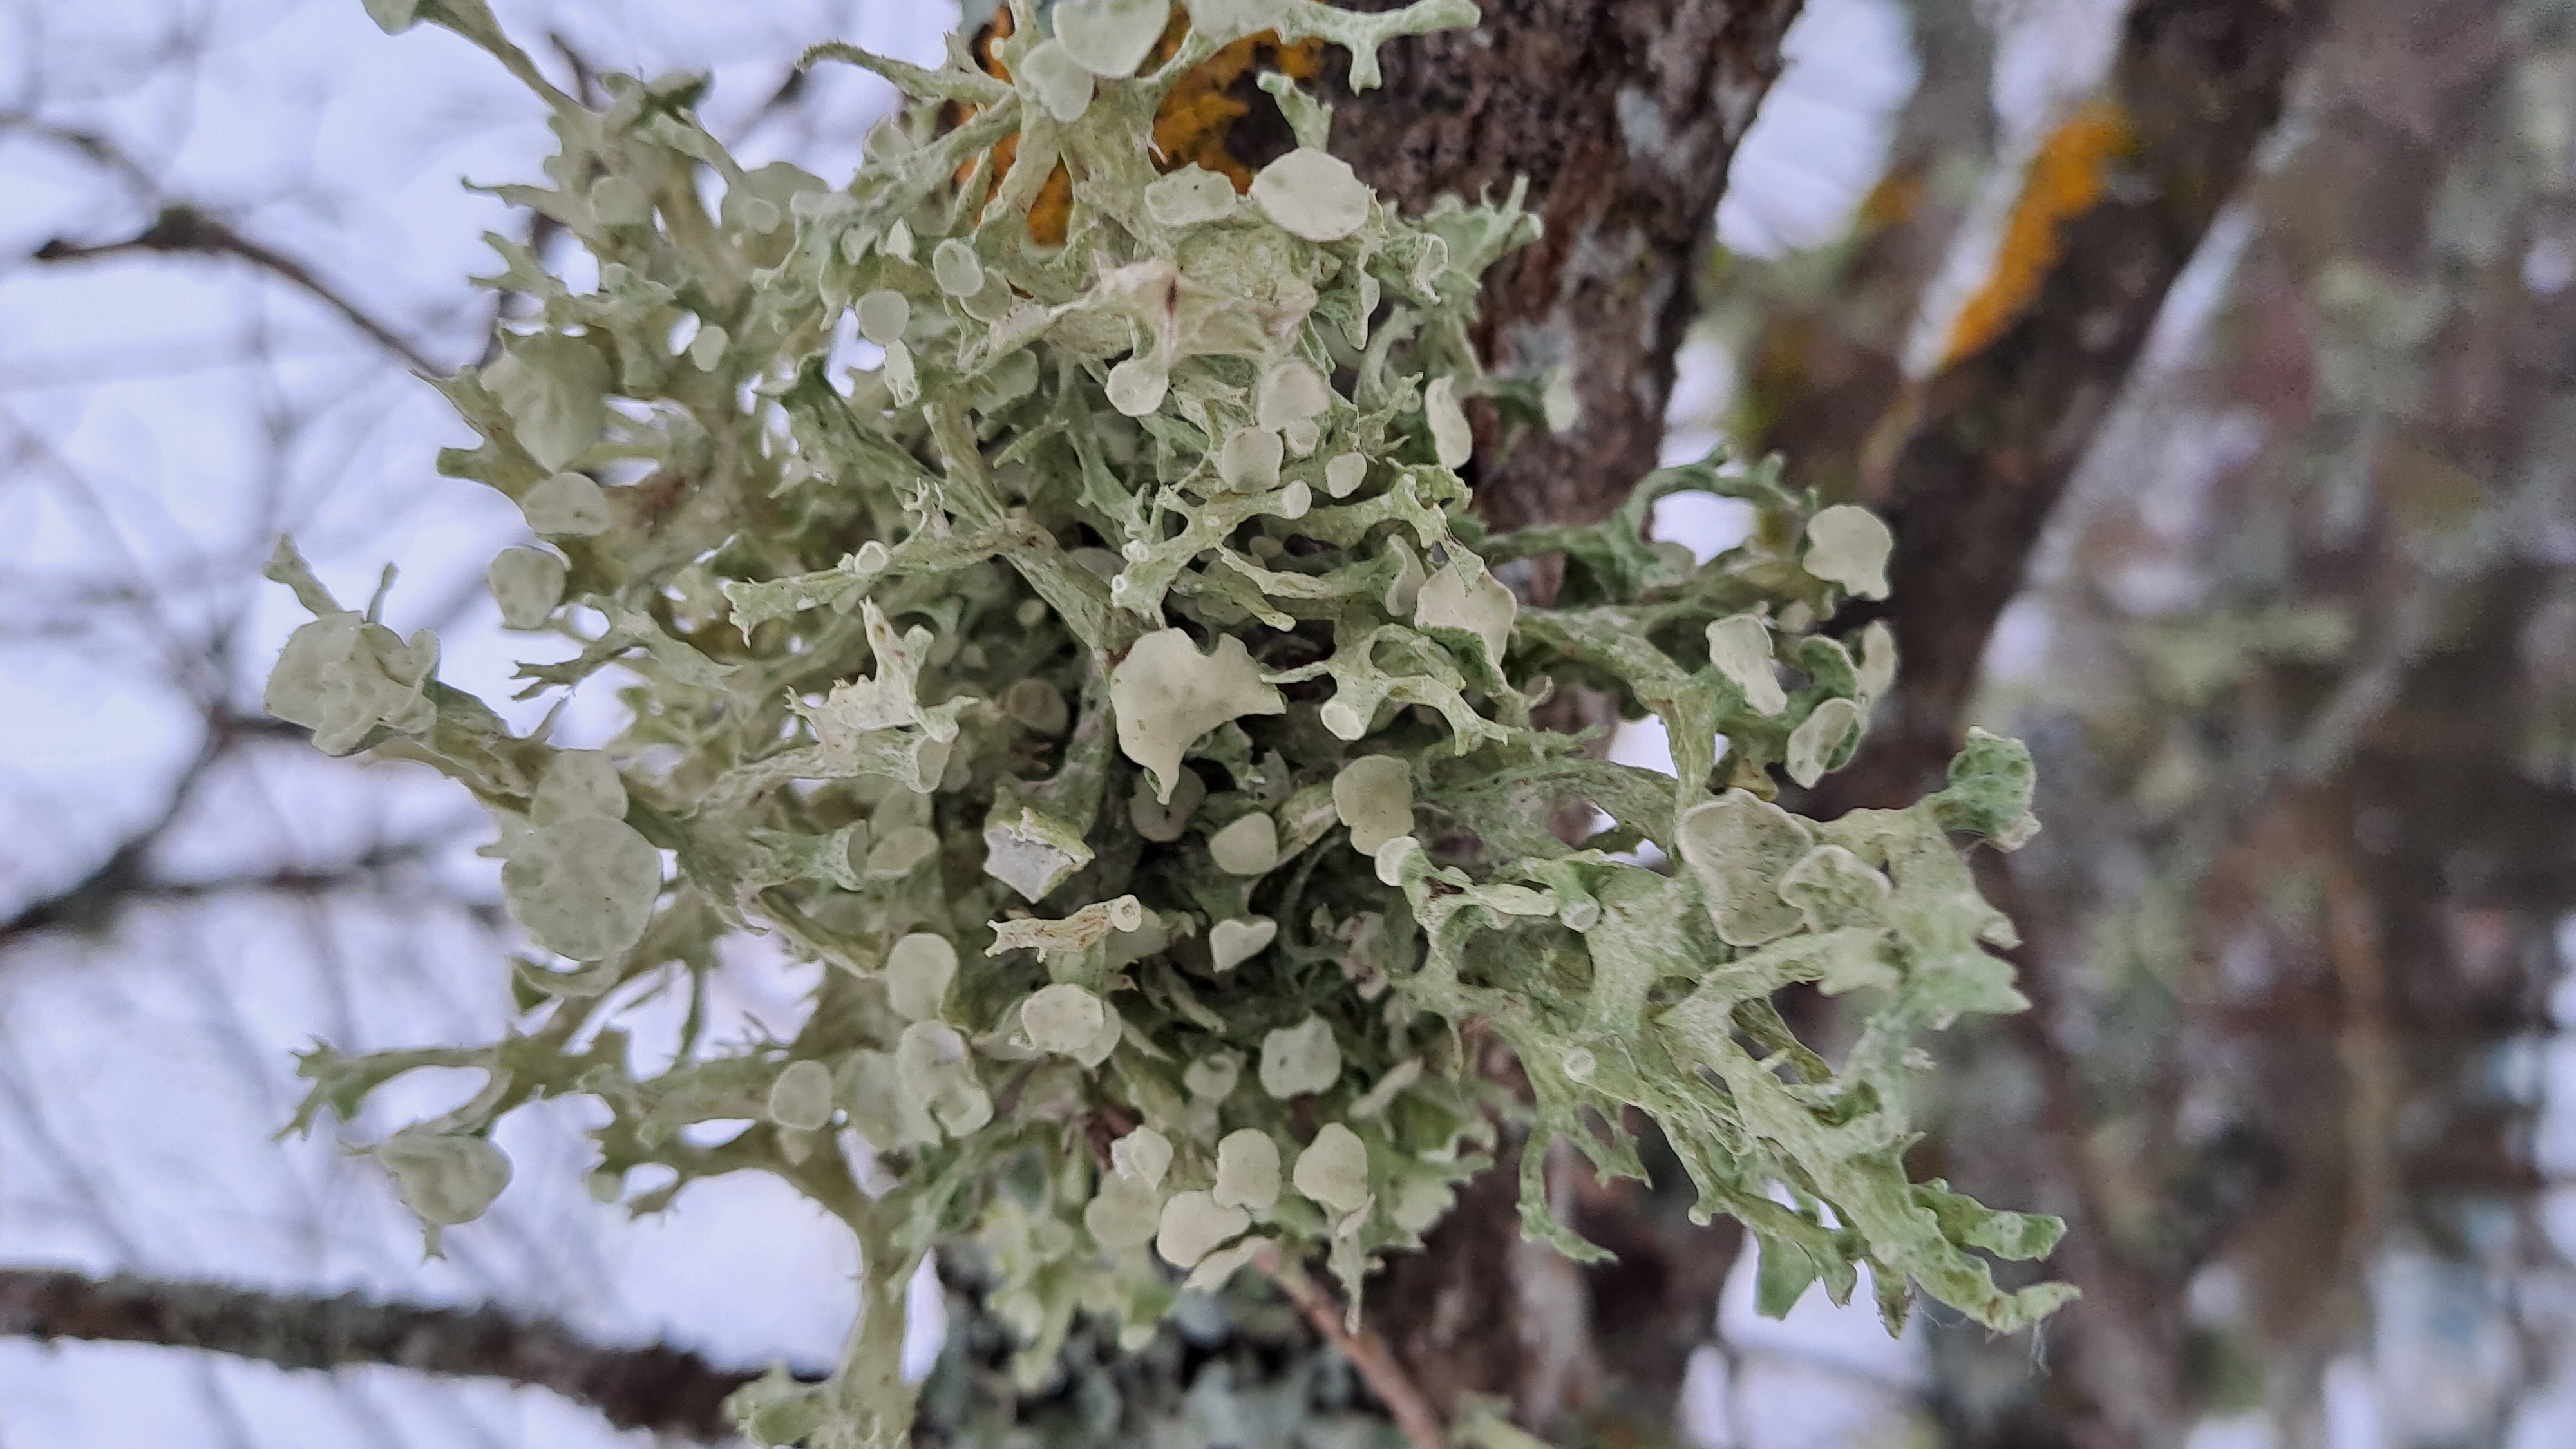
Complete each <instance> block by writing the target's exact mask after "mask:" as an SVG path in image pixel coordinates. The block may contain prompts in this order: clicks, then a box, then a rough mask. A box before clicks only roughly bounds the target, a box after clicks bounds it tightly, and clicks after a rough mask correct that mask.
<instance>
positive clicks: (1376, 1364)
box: [1254, 1248, 1449, 1449]
mask: <svg viewBox="0 0 2576 1449" xmlns="http://www.w3.org/2000/svg"><path fill="white" fill-rule="evenodd" d="M1254 1261H1255V1263H1256V1264H1258V1266H1259V1267H1260V1269H1261V1271H1262V1272H1263V1273H1265V1274H1267V1275H1269V1278H1270V1281H1271V1282H1273V1283H1276V1284H1278V1285H1279V1291H1280V1292H1282V1293H1284V1294H1286V1295H1288V1301H1289V1302H1291V1303H1293V1304H1295V1305H1297V1311H1298V1312H1300V1313H1302V1314H1304V1315H1306V1321H1307V1322H1308V1323H1311V1324H1313V1325H1314V1326H1315V1331H1316V1332H1317V1333H1320V1334H1322V1335H1323V1336H1324V1340H1325V1342H1327V1343H1330V1344H1331V1345H1332V1346H1333V1347H1335V1348H1337V1349H1340V1350H1341V1351H1342V1357H1344V1358H1347V1359H1349V1360H1350V1361H1351V1367H1352V1368H1354V1369H1357V1370H1358V1371H1359V1376H1360V1380H1361V1382H1363V1383H1365V1384H1367V1385H1368V1386H1369V1392H1370V1393H1372V1394H1375V1395H1377V1401H1378V1402H1379V1403H1381V1404H1384V1405H1385V1406H1386V1411H1387V1413H1388V1414H1390V1415H1392V1416H1393V1417H1394V1419H1395V1423H1396V1427H1397V1428H1399V1429H1402V1430H1403V1431H1404V1439H1405V1442H1406V1443H1408V1444H1411V1445H1412V1446H1413V1449H1443V1446H1445V1445H1446V1444H1448V1442H1449V1434H1448V1431H1447V1430H1446V1429H1443V1428H1442V1427H1441V1425H1440V1415H1439V1414H1438V1413H1436V1412H1434V1411H1433V1409H1432V1407H1431V1401H1430V1400H1428V1399H1426V1398H1424V1397H1423V1396H1422V1390H1421V1389H1420V1388H1419V1387H1417V1386H1416V1385H1415V1384H1414V1382H1413V1378H1412V1376H1411V1375H1410V1374H1407V1373H1406V1372H1405V1371H1404V1365H1402V1364H1400V1363H1398V1362H1396V1358H1395V1350H1393V1349H1391V1348H1389V1347H1387V1344H1386V1340H1385V1339H1383V1338H1381V1337H1379V1336H1378V1334H1377V1331H1376V1330H1375V1329H1372V1328H1360V1329H1356V1330H1355V1329H1353V1328H1352V1327H1351V1326H1350V1325H1349V1324H1348V1323H1347V1322H1345V1321H1344V1319H1343V1316H1342V1307H1341V1305H1340V1304H1338V1303H1335V1302H1334V1301H1333V1300H1332V1297H1331V1295H1329V1294H1327V1293H1325V1292H1324V1290H1323V1289H1321V1288H1318V1287H1316V1286H1315V1284H1314V1281H1313V1280H1312V1279H1310V1278H1308V1277H1307V1276H1306V1273H1305V1270H1304V1269H1302V1268H1300V1267H1298V1266H1297V1265H1296V1264H1295V1263H1293V1262H1290V1261H1288V1260H1286V1259H1284V1258H1282V1257H1280V1255H1279V1250H1278V1249H1277V1248H1268V1249H1265V1250H1263V1252H1262V1254H1261V1256H1260V1257H1258V1258H1257V1259H1255V1260H1254Z"/></svg>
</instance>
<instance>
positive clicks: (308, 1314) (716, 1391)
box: [0, 1268, 756, 1442]
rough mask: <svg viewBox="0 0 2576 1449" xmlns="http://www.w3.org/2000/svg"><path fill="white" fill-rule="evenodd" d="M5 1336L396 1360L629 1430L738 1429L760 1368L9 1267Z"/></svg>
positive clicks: (524, 1331) (467, 1317)
mask: <svg viewBox="0 0 2576 1449" xmlns="http://www.w3.org/2000/svg"><path fill="white" fill-rule="evenodd" d="M0 1335H6V1336H11V1337H29V1338H37V1339H52V1338H77V1339H90V1340H104V1341H110V1342H123V1343H150V1344H161V1345H164V1346H168V1347H174V1348H195V1349H204V1350H209V1351H212V1352H216V1353H223V1354H229V1355H232V1356H234V1357H237V1358H250V1359H258V1360H261V1361H264V1362H267V1363H272V1364H276V1365H277V1366H279V1367H281V1368H289V1369H332V1368H337V1367H340V1366H342V1365H346V1364H390V1365H393V1366H395V1367H398V1368H405V1369H410V1370H412V1371H414V1372H416V1373H426V1374H440V1375H457V1376H467V1377H480V1378H498V1379H503V1380H506V1381H508V1382H511V1383H517V1384H527V1385H533V1386H537V1387H542V1388H547V1389H552V1390H553V1391H555V1392H556V1393H559V1394H561V1395H563V1396H564V1397H566V1398H569V1399H572V1400H575V1401H577V1402H579V1403H584V1404H588V1405H589V1406H591V1407H592V1408H594V1409H597V1410H598V1411H599V1412H600V1413H601V1414H602V1415H603V1416H604V1417H606V1418H607V1420H608V1421H609V1422H610V1423H612V1424H614V1425H616V1426H617V1427H618V1428H621V1429H652V1430H655V1431H656V1432H659V1433H665V1434H673V1435H679V1436H685V1437H688V1438H694V1439H700V1440H706V1441H710V1442H712V1441H716V1440H721V1439H728V1438H731V1437H732V1435H733V1432H734V1429H733V1423H732V1418H731V1416H730V1415H728V1414H727V1413H726V1412H725V1409H724V1401H725V1398H726V1396H727V1395H729V1394H731V1393H732V1392H733V1391H734V1390H735V1389H737V1388H740V1387H741V1386H742V1385H744V1384H746V1383H749V1382H750V1381H751V1380H752V1379H753V1378H754V1377H756V1375H754V1374H751V1373H747V1372H744V1371H742V1370H738V1369H726V1368H719V1367H717V1366H716V1365H714V1364H710V1363H708V1362H707V1361H706V1360H705V1359H702V1358H700V1357H698V1356H697V1355H696V1354H693V1353H689V1352H685V1351H683V1350H680V1349H674V1348H668V1347H664V1346H662V1345H658V1344H657V1345H652V1346H649V1347H644V1348H620V1347H610V1346H603V1345H600V1344H594V1343H588V1342H585V1341H583V1340H581V1339H579V1338H577V1337H575V1336H574V1335H573V1334H572V1333H571V1332H570V1331H569V1330H567V1329H565V1328H563V1327H561V1326H559V1325H556V1324H552V1323H546V1322H543V1321H538V1320H530V1319H522V1318H517V1317H513V1316H511V1315H508V1314H504V1313H501V1312H498V1311H496V1310H494V1309H490V1308H477V1309H462V1308H425V1307H420V1306H418V1305H414V1304H407V1303H372V1302H369V1301H367V1300H366V1299H363V1298H361V1297H359V1296H358V1295H357V1294H354V1293H344V1294H341V1295H339V1296H338V1297H333V1298H322V1297H312V1296H306V1295H302V1294H286V1293H261V1292H256V1291H251V1290H247V1289H240V1288H232V1287H228V1286H225V1285H221V1284H213V1283H169V1282H158V1281H153V1280H148V1279H143V1278H135V1277H128V1276H120V1277H116V1278H109V1279H104V1280H100V1279H93V1278H90V1277H87V1276H85V1275H83V1274H80V1273H71V1272H62V1271H57V1270H45V1269H27V1268H0Z"/></svg>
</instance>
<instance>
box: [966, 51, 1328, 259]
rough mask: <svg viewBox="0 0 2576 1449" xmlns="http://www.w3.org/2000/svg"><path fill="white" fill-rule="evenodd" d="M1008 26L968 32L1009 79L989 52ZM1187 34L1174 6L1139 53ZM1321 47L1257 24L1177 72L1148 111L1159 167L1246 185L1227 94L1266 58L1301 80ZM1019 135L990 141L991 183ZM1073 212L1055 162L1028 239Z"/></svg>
mask: <svg viewBox="0 0 2576 1449" xmlns="http://www.w3.org/2000/svg"><path fill="white" fill-rule="evenodd" d="M1010 33H1011V12H1010V11H1009V10H1008V9H1007V8H1006V9H1003V10H1000V11H997V12H995V14H994V16H993V19H992V22H991V23H990V24H988V25H986V26H985V27H984V30H983V32H982V33H981V34H979V35H978V36H976V38H975V58H976V59H977V60H978V61H979V62H981V63H982V64H983V67H984V69H985V70H986V71H988V72H990V73H991V74H992V75H993V76H994V77H996V78H997V79H1000V80H1009V79H1010V78H1011V70H1010V67H1009V66H1006V65H1004V64H1003V63H1002V58H1001V56H1000V55H998V54H996V53H995V52H996V50H997V48H998V45H999V42H1001V41H1002V40H1003V39H1005V38H1007V37H1008V36H1009V35H1010ZM1188 34H1189V17H1188V15H1187V13H1186V12H1185V11H1180V10H1175V11H1174V12H1173V14H1172V23H1171V24H1170V26H1169V27H1167V28H1166V29H1165V30H1164V31H1163V36H1162V38H1161V39H1160V40H1158V41H1156V42H1155V43H1154V49H1153V51H1152V53H1151V54H1149V55H1148V56H1147V57H1146V59H1145V68H1146V69H1149V70H1150V69H1151V68H1153V67H1154V66H1156V65H1159V64H1161V63H1162V62H1164V61H1166V60H1169V59H1170V58H1171V57H1172V55H1173V53H1174V52H1175V51H1178V50H1179V49H1180V46H1181V40H1182V37H1184V36H1186V35H1188ZM1323 59H1324V51H1323V45H1322V43H1321V42H1319V41H1314V40H1303V41H1299V42H1297V43H1296V44H1294V45H1285V44H1282V43H1281V42H1280V40H1279V37H1278V36H1277V35H1276V34H1274V33H1272V32H1270V31H1266V30H1265V31H1263V32H1261V33H1260V34H1258V35H1247V36H1245V37H1244V38H1243V39H1241V40H1238V41H1235V42H1234V43H1233V44H1231V45H1228V46H1226V47H1225V48H1223V49H1222V50H1219V51H1218V52H1217V53H1216V54H1214V55H1212V56H1209V57H1208V58H1207V59H1206V60H1204V61H1201V62H1200V63H1199V64H1198V65H1196V66H1193V67H1191V69H1190V72H1189V74H1187V75H1184V76H1182V77H1181V79H1180V82H1179V84H1177V85H1175V86H1173V87H1172V91H1171V94H1169V95H1167V96H1165V97H1164V98H1163V104H1162V105H1161V106H1160V107H1159V108H1158V109H1157V110H1156V111H1155V112H1154V162H1155V165H1156V166H1157V167H1159V168H1160V169H1162V170H1164V171H1177V170H1179V169H1180V168H1182V167H1184V166H1204V167H1206V168H1207V169H1208V170H1210V171H1214V172H1216V173H1218V174H1220V175H1222V176H1224V177H1225V178H1226V179H1227V180H1229V181H1232V182H1233V183H1234V189H1235V190H1236V191H1237V192H1243V191H1249V190H1251V189H1252V167H1251V166H1250V165H1249V164H1247V163H1246V162H1245V161H1243V160H1242V159H1241V158H1239V157H1237V156H1235V155H1234V154H1233V153H1231V152H1230V151H1228V150H1227V149H1226V138H1227V135H1228V133H1229V132H1230V131H1232V129H1233V127H1234V123H1235V122H1236V121H1238V120H1240V119H1242V118H1243V116H1244V115H1245V114H1246V113H1247V112H1248V111H1249V110H1250V109H1251V107H1250V105H1249V104H1248V103H1247V102H1245V101H1243V100H1241V99H1238V98H1237V97H1235V96H1234V95H1232V94H1230V93H1229V92H1230V91H1231V90H1232V89H1233V88H1234V86H1235V83H1236V82H1238V81H1240V80H1242V79H1243V77H1244V75H1245V73H1246V72H1248V71H1250V70H1251V69H1252V68H1253V67H1254V66H1256V65H1259V64H1262V63H1263V62H1265V61H1266V62H1267V63H1268V65H1269V67H1270V68H1271V69H1274V70H1278V71H1280V72H1282V73H1284V74H1286V75H1288V76H1290V77H1293V78H1295V79H1297V80H1305V79H1308V78H1309V77H1311V76H1313V75H1315V74H1316V73H1317V72H1318V71H1320V70H1321V69H1323ZM973 114H974V108H973V107H971V106H951V107H949V114H948V115H946V116H945V117H943V120H944V121H945V123H946V124H948V125H950V126H956V125H961V124H963V123H964V122H965V120H966V119H967V118H968V117H970V116H972V115H973ZM1019 149H1020V138H1019V137H1018V136H1005V137H1003V138H1002V139H1001V140H1000V141H998V142H995V143H994V146H993V152H992V156H993V184H994V185H995V186H999V185H1000V184H1001V182H1002V178H1003V177H1004V176H1007V175H1009V174H1010V170H1011V162H1012V159H1013V158H1014V157H1016V156H1017V155H1018V153H1019ZM972 169H973V168H972V166H971V164H970V165H969V166H965V167H960V168H959V169H958V173H957V176H958V180H959V181H961V182H962V181H964V180H965V179H966V176H967V173H968V172H969V171H971V170H972ZM1072 219H1073V176H1072V174H1071V173H1070V172H1068V171H1066V170H1065V168H1064V165H1063V163H1061V162H1059V163H1057V165H1056V168H1055V170H1054V171H1053V172H1052V173H1051V174H1049V175H1048V177H1047V179H1046V184H1045V185H1043V186H1041V187H1039V188H1038V194H1037V198H1036V199H1035V200H1034V201H1032V202H1031V203H1030V204H1029V239H1030V240H1032V241H1034V242H1036V243H1037V244H1038V245H1040V246H1050V247H1054V246H1062V245H1064V239H1065V235H1066V232H1067V230H1068V228H1069V227H1070V225H1071V223H1072Z"/></svg>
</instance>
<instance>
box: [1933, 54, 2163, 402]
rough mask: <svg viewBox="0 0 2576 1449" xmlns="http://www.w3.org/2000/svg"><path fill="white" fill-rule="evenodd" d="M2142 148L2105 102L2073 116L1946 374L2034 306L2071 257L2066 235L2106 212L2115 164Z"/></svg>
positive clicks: (1946, 352)
mask: <svg viewBox="0 0 2576 1449" xmlns="http://www.w3.org/2000/svg"><path fill="white" fill-rule="evenodd" d="M2134 141H2135V132H2133V131H2132V130H2131V128H2130V126H2129V122H2128V118H2127V117H2126V116H2124V115H2123V114H2121V111H2120V108H2119V107H2118V106H2116V105H2114V104H2112V103H2111V102H2109V101H2104V100H2097V101H2093V102H2090V103H2089V104H2087V105H2085V106H2084V107H2083V108H2082V109H2080V110H2078V111H2076V113H2075V114H2074V115H2072V116H2069V117H2068V118H2067V119H2066V123H2065V124H2064V125H2061V126H2059V127H2058V128H2057V130H2056V131H2055V132H2054V133H2052V134H2051V135H2050V136H2049V138H2048V140H2047V141H2046V142H2045V143H2043V144H2042V145H2041V146H2040V148H2039V154H2038V155H2036V156H2034V157H2032V158H2031V162H2030V175H2029V178H2028V179H2027V180H2025V181H2024V182H2023V183H2022V191H2021V200H2020V201H2019V202H2018V203H2017V204H2015V205H2014V207H2013V213H2012V218H2011V220H2010V221H2009V222H2007V223H2006V224H2005V227H2004V239H2003V245H2002V246H2001V247H2000V248H1998V249H1997V250H1996V253H1995V266H1994V270H1993V271H1992V272H1991V273H1989V274H1988V275H1987V277H1986V284H1985V286H1983V287H1981V288H1979V289H1978V291H1977V294H1976V295H1975V296H1973V297H1970V298H1969V299H1968V305H1967V306H1965V307H1962V308H1961V309H1959V317H1958V320H1957V321H1955V322H1953V323H1951V324H1950V340H1949V345H1948V346H1946V347H1944V348H1943V349H1942V352H1941V362H1942V365H1943V366H1947V365H1949V364H1950V363H1953V362H1956V361H1958V360H1959V359H1960V358H1963V357H1968V356H1972V355H1974V354H1975V353H1977V352H1979V351H1981V350H1982V349H1984V348H1985V347H1986V346H1988V345H1989V344H1991V343H1992V342H1993V341H1994V340H1995V339H1996V338H1998V337H2000V336H2002V335H2003V332H2004V329H2005V328H2006V327H2009V326H2011V325H2012V323H2013V321H2014V319H2016V318H2018V317H2019V316H2021V314H2022V312H2023V310H2024V309H2026V308H2027V307H2029V306H2030V304H2031V300H2032V299H2033V298H2035V297H2037V296H2038V295H2039V289H2040V285H2041V284H2042V283H2044V282H2046V281H2047V280H2048V273H2049V269H2050V268H2052V267H2054V266H2056V265H2057V263H2058V259H2059V258H2060V257H2062V256H2063V255H2064V254H2065V246H2064V244H2063V243H2062V242H2061V241H2060V239H2059V236H2058V231H2059V228H2061V227H2063V226H2064V225H2065V224H2066V223H2067V222H2070V221H2072V220H2074V219H2075V218H2077V217H2079V216H2082V215H2084V214H2085V213H2086V212H2088V211H2091V210H2092V209H2093V208H2094V207H2095V206H2098V205H2100V204H2101V201H2102V194H2103V192H2104V191H2105V190H2106V189H2107V186H2108V183H2109V180H2110V172H2111V166H2112V163H2113V162H2115V161H2117V160H2118V159H2119V158H2120V157H2121V156H2123V155H2125V154H2127V152H2128V151H2129V149H2130V147H2131V145H2132V144H2133V143H2134Z"/></svg>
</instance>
